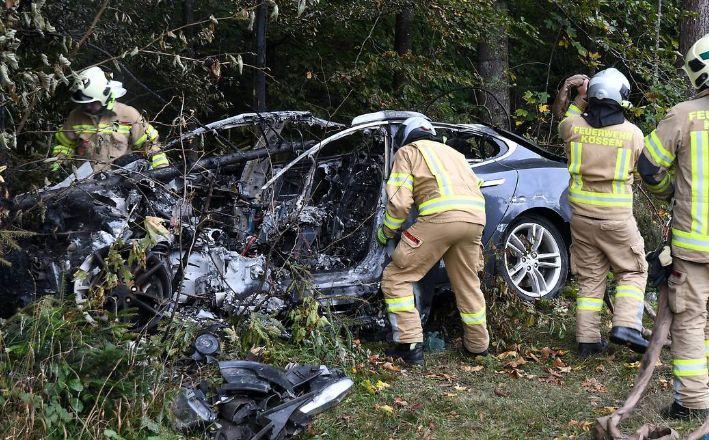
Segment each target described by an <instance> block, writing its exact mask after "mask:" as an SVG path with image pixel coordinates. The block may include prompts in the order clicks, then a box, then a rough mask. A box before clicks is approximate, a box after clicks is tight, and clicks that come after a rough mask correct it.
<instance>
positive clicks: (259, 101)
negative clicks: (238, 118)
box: [254, 0, 268, 112]
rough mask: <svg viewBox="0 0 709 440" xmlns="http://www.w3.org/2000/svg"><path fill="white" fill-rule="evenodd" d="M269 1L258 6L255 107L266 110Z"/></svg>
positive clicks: (261, 110)
mask: <svg viewBox="0 0 709 440" xmlns="http://www.w3.org/2000/svg"><path fill="white" fill-rule="evenodd" d="M267 24H268V3H267V2H266V0H261V1H260V3H259V5H258V7H257V8H256V70H255V73H254V109H255V110H256V111H257V112H263V111H266V72H265V69H266V25H267Z"/></svg>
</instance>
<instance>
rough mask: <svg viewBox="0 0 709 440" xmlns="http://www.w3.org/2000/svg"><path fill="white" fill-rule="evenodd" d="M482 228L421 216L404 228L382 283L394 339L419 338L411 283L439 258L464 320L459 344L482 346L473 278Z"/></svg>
mask: <svg viewBox="0 0 709 440" xmlns="http://www.w3.org/2000/svg"><path fill="white" fill-rule="evenodd" d="M482 232H483V226H482V225H479V224H475V223H468V222H463V221H453V222H449V223H434V222H429V221H426V219H421V218H419V219H418V220H417V221H416V223H415V224H414V225H413V226H411V227H410V228H409V229H407V230H406V231H404V232H403V234H402V237H401V241H400V242H399V244H398V245H397V247H396V250H395V251H394V253H393V255H392V261H391V263H389V265H388V266H387V267H386V268H385V269H384V273H383V274H382V283H381V288H382V292H383V293H384V301H385V303H386V306H387V312H388V315H389V320H390V322H391V327H392V330H393V333H394V341H395V342H401V343H413V342H423V330H422V328H421V318H420V316H419V312H418V310H417V309H416V304H415V298H414V291H413V284H412V283H415V282H417V281H420V280H421V278H423V277H424V275H426V273H428V271H429V270H430V269H431V268H432V267H433V266H434V265H435V264H437V263H438V261H439V260H440V259H441V258H443V261H444V263H445V266H446V272H447V273H448V278H449V279H450V282H451V285H452V287H453V292H454V293H455V298H456V304H457V306H458V310H459V311H460V316H461V318H462V320H463V344H464V346H465V348H466V349H467V350H468V351H471V352H473V353H480V352H483V351H485V350H487V348H488V345H489V342H490V337H489V335H488V331H487V324H486V318H485V297H484V296H483V293H482V291H481V290H480V279H479V278H478V270H480V269H481V268H482V264H481V252H482V248H481V242H480V239H481V237H482Z"/></svg>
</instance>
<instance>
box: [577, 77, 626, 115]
mask: <svg viewBox="0 0 709 440" xmlns="http://www.w3.org/2000/svg"><path fill="white" fill-rule="evenodd" d="M586 94H587V96H588V99H591V98H596V99H598V100H603V99H610V100H612V101H615V102H617V103H618V104H620V106H621V107H625V108H628V107H630V101H628V98H629V97H630V82H629V81H628V78H626V77H625V75H623V74H622V73H620V71H618V69H616V68H613V67H611V68H609V69H605V70H601V71H600V72H598V73H597V74H595V75H593V78H591V81H589V82H588V91H587V92H586Z"/></svg>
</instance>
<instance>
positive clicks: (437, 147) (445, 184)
mask: <svg viewBox="0 0 709 440" xmlns="http://www.w3.org/2000/svg"><path fill="white" fill-rule="evenodd" d="M386 191H387V196H388V203H387V207H386V213H385V215H384V226H386V227H387V228H389V229H390V230H392V231H396V230H398V229H400V228H401V226H402V225H403V224H404V222H405V221H406V218H407V217H408V215H409V210H410V209H411V206H412V205H413V204H416V206H417V207H418V214H419V216H422V217H426V218H427V219H429V220H431V221H436V219H438V220H439V221H441V222H443V221H466V222H470V223H477V224H480V225H484V224H485V199H484V198H483V195H482V193H481V192H480V188H479V181H478V178H477V176H475V173H474V172H473V171H472V170H471V168H470V164H468V162H467V160H466V159H465V156H463V155H462V154H460V153H459V152H457V151H456V150H454V149H453V148H451V147H449V146H447V145H444V144H441V143H439V142H433V141H426V140H421V141H416V142H413V143H411V144H408V145H405V146H404V147H402V148H400V149H399V150H398V151H397V152H396V155H395V156H394V164H393V166H392V172H391V174H390V175H389V180H388V181H387V186H386ZM442 213H449V214H447V215H445V216H442V215H440V214H442Z"/></svg>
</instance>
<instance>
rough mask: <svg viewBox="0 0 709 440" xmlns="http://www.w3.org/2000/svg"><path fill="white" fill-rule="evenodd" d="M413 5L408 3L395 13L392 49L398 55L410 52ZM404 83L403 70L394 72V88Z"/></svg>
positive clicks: (396, 88)
mask: <svg viewBox="0 0 709 440" xmlns="http://www.w3.org/2000/svg"><path fill="white" fill-rule="evenodd" d="M413 8H414V5H413V4H412V3H408V4H406V5H404V9H403V10H402V11H401V12H399V13H398V14H396V25H395V28H394V50H396V53H397V54H399V56H400V57H401V56H404V55H406V54H408V53H409V52H411V22H412V21H413V18H414V9H413ZM404 83H406V75H405V74H404V73H403V72H396V73H395V74H394V89H395V90H399V89H400V88H401V86H403V85H404Z"/></svg>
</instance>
